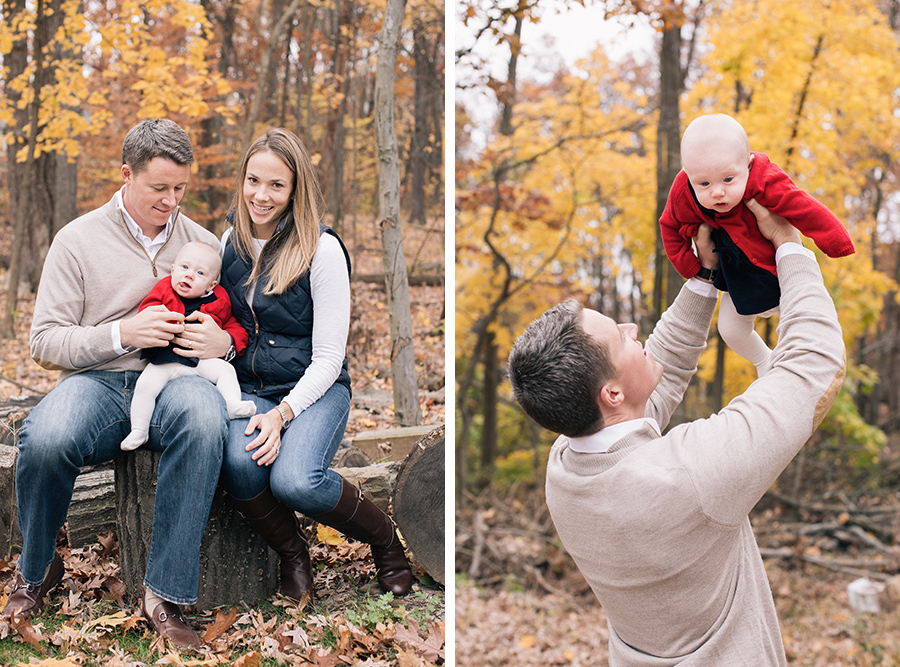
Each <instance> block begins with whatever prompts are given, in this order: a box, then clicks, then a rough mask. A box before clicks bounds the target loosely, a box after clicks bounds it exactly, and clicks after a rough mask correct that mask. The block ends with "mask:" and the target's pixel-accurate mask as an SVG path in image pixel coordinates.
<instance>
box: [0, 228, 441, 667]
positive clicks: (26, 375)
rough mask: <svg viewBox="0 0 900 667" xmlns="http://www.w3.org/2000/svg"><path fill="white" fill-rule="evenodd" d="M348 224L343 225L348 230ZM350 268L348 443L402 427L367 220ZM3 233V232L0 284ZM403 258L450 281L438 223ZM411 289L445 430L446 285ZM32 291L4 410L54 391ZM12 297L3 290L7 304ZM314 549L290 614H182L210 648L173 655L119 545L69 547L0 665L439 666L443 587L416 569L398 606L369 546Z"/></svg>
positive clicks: (282, 608)
mask: <svg viewBox="0 0 900 667" xmlns="http://www.w3.org/2000/svg"><path fill="white" fill-rule="evenodd" d="M348 226H349V223H345V227H348ZM342 237H343V238H344V240H345V242H346V243H347V245H348V249H349V251H350V253H351V258H352V260H353V269H354V274H353V275H354V276H359V277H362V279H361V280H354V281H353V283H352V284H351V291H352V312H351V325H350V336H349V341H348V356H349V358H350V371H351V376H352V379H353V390H354V396H353V403H352V405H351V414H350V420H349V423H348V426H347V436H348V437H351V436H353V435H355V434H357V433H360V432H363V431H368V430H380V429H386V428H391V427H394V426H396V424H395V423H394V412H393V396H392V390H391V381H390V347H391V345H390V321H389V315H388V309H387V300H386V296H385V291H384V284H383V281H382V282H379V281H378V280H377V279H375V276H377V275H378V274H381V273H382V272H383V269H382V259H381V257H382V256H381V240H380V238H381V237H380V233H379V231H378V230H377V228H376V226H375V224H374V223H373V222H372V220H371V219H368V220H365V221H364V222H361V223H360V224H359V225H357V226H356V229H355V230H347V229H345V230H343V231H342ZM8 243H9V231H8V229H3V228H2V226H0V284H2V282H3V281H2V278H3V275H2V273H3V267H4V266H5V260H6V258H8ZM403 246H404V254H405V258H406V260H407V266H408V267H409V273H410V275H411V276H413V275H419V276H430V277H434V276H440V277H442V276H443V275H444V221H443V219H442V218H439V219H436V220H433V221H431V222H429V223H428V224H427V225H426V226H413V225H405V226H404V229H403ZM427 282H428V284H427V285H422V286H412V287H411V288H410V299H411V315H412V326H413V335H414V348H415V355H416V370H417V376H418V382H419V388H420V391H419V395H420V405H421V407H422V416H423V422H424V423H426V424H435V425H438V424H443V423H444V420H445V406H444V392H445V386H444V363H445V356H444V350H445V347H444V330H445V325H444V284H443V282H441V281H437V282H435V281H434V280H429V281H427ZM34 296H35V295H34V294H25V295H23V296H22V297H21V298H20V299H19V301H18V319H17V323H16V337H15V339H13V340H3V341H0V403H2V402H6V401H10V400H15V399H17V398H23V397H26V396H33V395H35V394H40V393H46V392H48V391H50V389H52V388H53V386H54V384H55V382H56V373H52V372H48V371H44V370H43V369H41V368H40V367H38V366H37V365H36V364H34V362H33V361H32V360H31V358H30V356H29V350H28V329H29V327H30V324H31V318H32V313H33V308H34ZM5 302H6V294H5V292H4V291H2V290H0V304H5ZM318 537H319V540H316V541H314V543H313V544H311V551H312V554H313V560H314V562H318V563H320V565H321V564H323V563H327V565H325V566H324V567H320V569H319V570H318V572H317V576H316V585H317V589H318V590H319V592H320V594H319V596H318V597H317V598H316V599H315V600H313V601H311V602H310V603H309V604H308V605H306V606H303V605H300V606H298V605H292V604H290V603H289V602H287V601H286V600H285V599H284V598H281V597H280V596H277V595H276V596H273V597H272V598H271V599H270V600H268V601H267V602H265V603H263V604H260V605H258V606H257V607H255V608H252V609H251V608H239V609H219V610H212V611H209V612H196V613H193V614H190V615H189V616H188V618H189V619H190V620H191V622H192V623H193V624H194V625H195V627H196V628H197V629H198V633H199V634H201V635H202V636H203V637H204V640H205V647H204V648H203V650H202V651H200V652H197V653H196V654H192V655H190V656H188V655H184V656H181V657H179V656H177V655H175V654H174V653H172V652H171V651H168V650H166V648H165V647H164V646H161V645H160V644H159V643H158V642H156V641H154V637H153V636H152V633H150V632H149V631H148V628H147V626H146V624H145V623H144V622H143V621H140V620H139V619H138V618H137V617H136V616H135V612H136V609H135V607H134V600H132V599H129V598H128V596H127V595H125V593H124V586H123V585H122V584H121V582H120V581H119V580H118V577H117V575H118V562H117V554H118V551H117V545H116V544H115V539H114V536H107V538H106V539H101V540H100V541H98V543H97V544H94V545H91V546H88V547H85V548H83V549H62V550H61V552H62V553H63V555H64V559H65V562H66V570H67V573H68V574H67V576H66V577H65V578H64V579H63V582H62V584H61V585H60V586H59V587H58V588H57V589H56V591H55V592H54V593H52V594H51V595H50V596H49V598H48V603H47V606H46V607H45V609H44V611H43V612H42V613H41V614H40V615H39V616H37V617H36V618H35V619H32V623H30V624H26V625H25V626H22V627H20V628H18V631H17V630H16V629H15V628H9V627H8V626H7V625H6V624H5V623H3V622H0V665H18V664H22V665H27V664H38V665H47V666H48V667H49V666H50V665H53V666H55V667H65V666H74V665H78V666H83V665H119V666H121V667H126V666H128V667H139V666H143V665H147V664H169V665H179V664H190V665H219V664H234V665H236V666H238V667H255V666H258V665H264V666H274V665H310V664H311V665H319V666H323V665H328V666H333V665H345V664H352V665H365V666H371V667H383V666H384V667H386V666H388V665H401V666H403V667H430V666H431V665H442V664H443V663H444V624H445V612H444V610H445V595H444V587H443V586H441V585H439V584H438V583H436V582H435V581H434V580H433V579H432V578H431V577H429V576H428V574H427V573H425V572H424V570H422V569H421V568H419V567H417V566H416V565H415V563H413V566H414V573H415V574H416V575H417V578H418V582H417V583H416V584H415V585H414V587H413V590H412V591H411V592H410V593H409V594H407V595H406V596H404V597H403V598H398V599H394V598H393V596H391V595H381V594H380V591H378V590H377V585H376V584H373V578H374V569H373V566H372V562H371V558H370V556H369V548H368V546H365V545H360V544H358V543H348V542H346V541H344V540H343V539H342V538H341V537H340V536H337V535H335V534H330V533H328V532H327V531H326V532H324V533H320V534H319V535H318ZM15 560H16V557H15V556H13V557H11V558H6V559H0V606H2V605H3V604H5V601H6V596H7V595H8V593H9V582H11V579H12V576H13V573H14V571H15V570H14V568H15Z"/></svg>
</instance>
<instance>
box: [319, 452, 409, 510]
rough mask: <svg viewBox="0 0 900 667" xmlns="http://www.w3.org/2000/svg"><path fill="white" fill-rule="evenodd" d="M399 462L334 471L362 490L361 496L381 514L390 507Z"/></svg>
mask: <svg viewBox="0 0 900 667" xmlns="http://www.w3.org/2000/svg"><path fill="white" fill-rule="evenodd" d="M400 465H401V463H400V462H399V461H387V462H385V463H375V464H373V465H369V466H364V467H360V468H338V467H335V468H334V471H335V472H336V473H337V474H338V475H340V476H341V477H343V478H344V479H346V480H347V481H348V482H350V483H351V484H353V485H355V486H358V487H359V488H361V489H362V492H363V495H364V496H365V497H366V498H368V499H369V500H371V501H372V502H373V503H375V504H376V505H377V506H378V507H379V508H380V509H381V510H382V511H383V512H388V511H389V510H390V505H391V490H392V489H393V488H394V482H395V480H396V479H397V473H399V471H400Z"/></svg>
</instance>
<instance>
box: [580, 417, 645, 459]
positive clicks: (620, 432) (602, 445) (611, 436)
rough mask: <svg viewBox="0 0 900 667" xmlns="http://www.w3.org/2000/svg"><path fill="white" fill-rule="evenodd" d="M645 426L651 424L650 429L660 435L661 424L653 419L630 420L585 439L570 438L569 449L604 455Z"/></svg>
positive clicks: (608, 427)
mask: <svg viewBox="0 0 900 667" xmlns="http://www.w3.org/2000/svg"><path fill="white" fill-rule="evenodd" d="M644 424H649V425H650V428H652V429H653V430H654V431H656V434H657V435H660V430H659V424H658V423H657V422H656V420H655V419H653V418H652V417H642V418H641V419H630V420H628V421H627V422H620V423H618V424H612V425H611V426H607V427H606V428H601V429H600V430H599V431H597V432H596V433H594V434H592V435H587V436H585V437H583V438H569V449H571V450H573V451H576V452H582V453H584V454H602V453H603V452H606V451H608V450H609V448H610V447H612V446H613V445H614V444H615V443H617V442H618V441H619V440H621V439H622V438H624V437H625V436H626V435H628V434H630V433H632V432H634V431H636V430H638V429H639V428H641V427H642V426H643V425H644Z"/></svg>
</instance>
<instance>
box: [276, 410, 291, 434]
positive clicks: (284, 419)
mask: <svg viewBox="0 0 900 667" xmlns="http://www.w3.org/2000/svg"><path fill="white" fill-rule="evenodd" d="M275 409H276V410H278V414H280V415H281V430H282V431H283V430H284V429H285V428H287V425H288V423H290V421H291V420H290V419H288V418H287V413H286V412H285V411H284V408H283V407H281V404H280V403H279V404H278V405H276V406H275Z"/></svg>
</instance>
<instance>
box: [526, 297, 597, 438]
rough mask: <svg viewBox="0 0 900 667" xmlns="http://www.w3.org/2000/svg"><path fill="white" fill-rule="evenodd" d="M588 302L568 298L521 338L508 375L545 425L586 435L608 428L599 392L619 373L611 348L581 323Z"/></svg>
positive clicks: (528, 409)
mask: <svg viewBox="0 0 900 667" xmlns="http://www.w3.org/2000/svg"><path fill="white" fill-rule="evenodd" d="M583 310H584V308H583V306H582V305H581V304H580V303H579V302H578V301H576V300H575V299H569V300H568V301H565V302H564V303H561V304H559V305H558V306H556V307H554V308H551V309H550V310H548V311H547V312H546V313H544V314H543V315H541V316H540V317H539V318H538V319H537V320H535V321H534V322H532V323H531V325H530V326H529V327H528V328H527V329H526V330H525V332H524V333H523V334H522V335H521V336H519V337H518V338H517V339H516V342H515V343H514V344H513V347H512V350H511V351H510V353H509V381H510V383H511V384H512V387H513V392H514V393H515V396H516V400H517V401H518V402H519V405H521V406H522V409H523V410H525V412H526V413H527V414H528V416H530V417H531V418H532V419H534V420H535V421H536V422H537V423H538V424H540V425H541V426H543V427H544V428H546V429H548V430H550V431H553V432H554V433H562V434H563V435H567V436H569V437H583V436H587V435H591V434H593V433H596V432H597V431H599V430H600V429H601V428H603V414H602V413H601V412H600V405H599V403H598V402H597V396H598V394H599V392H600V388H601V387H602V386H603V385H604V384H605V383H606V382H608V381H609V380H610V379H611V378H612V377H613V376H614V373H615V369H614V367H613V365H612V361H611V359H610V356H609V351H608V350H607V349H606V348H605V347H604V346H603V345H601V344H600V343H599V342H598V341H597V340H596V339H594V338H593V337H592V336H590V335H589V334H588V333H587V332H586V331H585V330H584V327H583V326H582V316H583Z"/></svg>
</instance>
